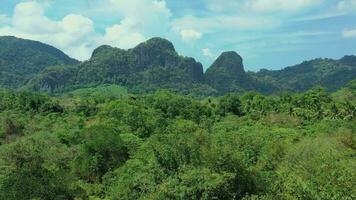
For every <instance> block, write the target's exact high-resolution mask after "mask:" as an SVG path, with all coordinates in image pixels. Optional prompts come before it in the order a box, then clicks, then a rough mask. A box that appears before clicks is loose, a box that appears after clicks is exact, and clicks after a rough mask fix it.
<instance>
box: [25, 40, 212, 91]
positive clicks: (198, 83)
mask: <svg viewBox="0 0 356 200" xmlns="http://www.w3.org/2000/svg"><path fill="white" fill-rule="evenodd" d="M102 83H114V84H118V85H122V86H125V87H127V88H128V89H129V90H130V91H131V92H135V93H146V92H152V91H155V90H157V89H171V90H175V91H178V92H181V93H190V92H192V91H193V90H194V89H195V88H196V89H200V90H201V91H202V92H209V91H213V89H212V88H210V87H209V86H207V85H204V84H203V66H202V65H201V63H199V62H197V61H195V59H193V58H189V57H183V56H180V55H178V53H177V52H176V51H175V49H174V46H173V44H172V43H171V42H169V41H168V40H166V39H162V38H152V39H150V40H148V41H146V42H144V43H141V44H139V45H138V46H136V47H135V48H133V49H129V50H123V49H119V48H114V47H111V46H107V45H104V46H100V47H98V48H97V49H95V50H94V52H93V54H92V57H91V58H90V59H89V60H88V61H85V62H83V63H80V64H78V65H75V66H72V67H63V66H59V67H54V68H49V69H46V70H44V71H43V72H42V73H41V74H39V75H38V76H37V77H35V78H34V79H33V80H31V81H30V82H29V84H28V85H27V88H29V89H31V90H35V91H45V92H58V91H59V92H61V91H65V90H68V89H73V88H80V87H85V86H92V85H96V84H102Z"/></svg>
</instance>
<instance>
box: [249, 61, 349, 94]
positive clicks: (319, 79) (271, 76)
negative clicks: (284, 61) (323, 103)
mask: <svg viewBox="0 0 356 200" xmlns="http://www.w3.org/2000/svg"><path fill="white" fill-rule="evenodd" d="M252 76H254V77H255V78H256V79H258V80H260V81H263V82H265V83H268V84H269V85H274V86H275V87H278V88H279V90H282V91H290V92H302V91H306V90H308V89H311V88H313V87H315V86H316V85H320V86H323V87H325V88H327V89H328V90H329V91H335V90H337V89H339V88H341V87H343V86H345V84H347V83H348V82H349V81H350V80H353V79H355V78H356V56H352V55H351V56H344V57H343V58H341V59H339V60H333V59H321V58H318V59H314V60H310V61H305V62H303V63H301V64H298V65H295V66H291V67H287V68H284V69H282V70H276V71H270V70H261V71H259V72H258V73H256V74H253V75H252Z"/></svg>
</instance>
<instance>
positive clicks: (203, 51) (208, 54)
mask: <svg viewBox="0 0 356 200" xmlns="http://www.w3.org/2000/svg"><path fill="white" fill-rule="evenodd" d="M201 51H202V53H203V55H204V56H205V57H208V58H214V55H213V53H212V52H211V50H210V49H209V48H204V49H202V50H201Z"/></svg>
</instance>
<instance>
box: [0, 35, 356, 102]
mask: <svg viewBox="0 0 356 200" xmlns="http://www.w3.org/2000/svg"><path fill="white" fill-rule="evenodd" d="M0 44H1V46H0V68H1V74H0V85H3V86H5V87H10V88H19V87H23V86H25V87H23V88H26V89H29V90H33V91H41V92H50V93H53V92H55V93H61V92H67V91H71V90H74V89H78V88H83V87H91V86H97V85H100V84H117V85H120V86H124V87H126V88H127V89H128V91H129V92H131V93H147V92H154V91H157V90H160V89H169V90H173V91H175V92H179V93H181V94H195V95H197V96H207V95H222V94H226V93H229V92H239V93H243V92H245V91H258V92H261V93H264V94H276V93H281V92H285V91H288V92H303V91H306V90H309V89H311V88H313V87H315V86H322V87H325V88H326V89H327V90H329V91H335V90H337V89H339V88H341V87H343V86H345V85H346V83H347V82H349V81H350V80H353V79H356V56H345V57H343V58H341V59H339V60H333V59H315V60H311V61H305V62H303V63H301V64H298V65H295V66H291V67H287V68H285V69H282V70H265V69H263V70H261V71H259V72H257V73H255V72H245V70H244V66H243V59H242V58H241V56H240V55H238V54H237V53H236V52H233V51H230V52H224V53H222V54H221V55H220V56H219V57H218V58H217V59H216V61H215V62H214V63H213V64H212V65H211V66H210V67H209V68H208V70H207V71H206V73H205V74H204V72H203V67H202V65H201V63H199V62H197V61H196V60H195V59H194V58H189V57H184V56H180V55H178V53H177V52H176V50H175V48H174V46H173V44H172V43H171V42H170V41H168V40H166V39H163V38H152V39H150V40H148V41H146V42H144V43H141V44H139V45H137V46H136V47H135V48H132V49H129V50H123V49H119V48H115V47H111V46H108V45H103V46H100V47H98V48H97V49H95V50H94V52H93V54H92V56H91V58H90V59H89V60H88V61H85V62H82V63H78V62H77V61H75V60H73V59H71V58H69V57H68V56H66V55H65V54H64V53H62V52H61V51H59V50H57V49H55V48H53V47H51V46H48V45H45V44H42V43H39V42H34V41H29V40H22V39H17V38H14V37H1V38H0ZM49 66H50V67H49Z"/></svg>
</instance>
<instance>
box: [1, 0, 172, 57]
mask: <svg viewBox="0 0 356 200" xmlns="http://www.w3.org/2000/svg"><path fill="white" fill-rule="evenodd" d="M47 6H50V4H40V3H39V2H37V1H27V2H23V3H19V4H17V5H16V7H15V8H14V12H13V15H12V16H11V17H7V16H5V15H0V35H14V36H17V37H21V38H26V39H32V40H39V41H42V42H45V43H48V44H50V45H53V46H55V47H57V48H59V49H61V50H63V51H64V52H65V53H67V54H69V55H70V56H72V57H75V58H77V59H79V60H85V59H88V58H89V57H90V55H91V53H92V51H93V49H94V48H96V47H97V46H99V45H101V44H109V45H113V46H117V47H120V48H131V47H133V46H135V45H137V44H138V43H140V42H142V41H144V40H145V39H147V38H148V37H152V36H159V35H160V34H162V33H165V32H167V30H169V29H170V24H169V20H170V17H171V12H170V10H169V9H168V8H167V7H166V3H165V1H159V0H130V1H126V0H105V1H103V7H105V8H107V7H111V10H110V12H112V10H116V11H117V12H118V13H119V14H120V15H121V16H122V20H120V21H119V22H118V23H117V24H114V25H112V26H110V27H107V28H106V29H105V32H104V33H103V34H100V33H97V32H96V31H95V29H94V22H93V21H92V20H91V19H89V18H87V17H85V16H82V15H78V14H68V15H66V16H64V17H63V18H62V19H60V20H52V19H50V18H48V17H47V16H46V15H45V12H44V11H45V8H46V7H47ZM98 9H99V8H98ZM5 20H7V21H8V23H7V24H5V23H2V21H5Z"/></svg>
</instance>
